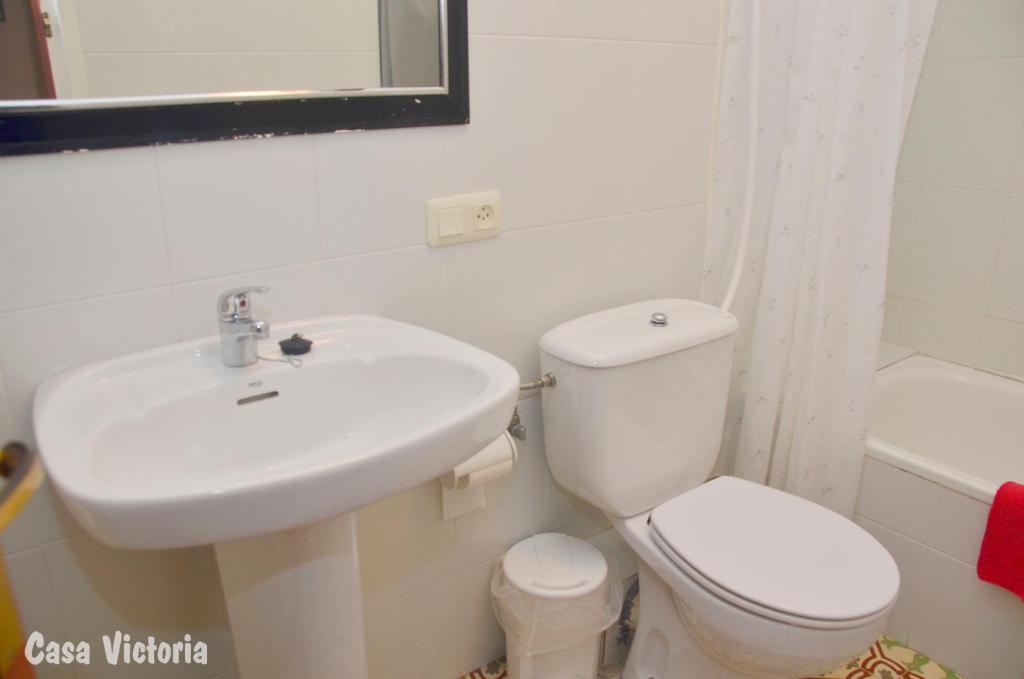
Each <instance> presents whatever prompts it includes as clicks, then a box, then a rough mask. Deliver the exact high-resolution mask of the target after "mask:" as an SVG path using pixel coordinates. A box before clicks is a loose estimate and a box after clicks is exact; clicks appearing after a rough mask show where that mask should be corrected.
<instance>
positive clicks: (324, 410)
mask: <svg viewBox="0 0 1024 679" xmlns="http://www.w3.org/2000/svg"><path fill="white" fill-rule="evenodd" d="M293 333H301V334H302V335H303V336H305V337H306V338H308V339H311V340H313V342H314V344H313V350H312V352H311V353H309V354H307V355H305V356H303V357H301V365H299V364H298V362H295V361H293V362H291V363H290V362H288V361H287V358H286V357H282V356H281V354H280V352H279V351H278V350H277V340H280V339H283V338H285V337H289V336H291V335H292V334H293ZM260 350H261V351H260V353H261V356H264V357H266V358H268V359H272V360H261V361H260V362H258V363H257V364H256V365H253V366H249V367H245V368H227V367H224V366H223V365H222V363H221V355H220V342H219V340H218V338H216V337H214V338H209V339H206V340H201V341H196V342H186V343H183V344H177V345H173V346H168V347H161V348H157V349H153V350H150V351H145V352H141V353H137V354H132V355H129V356H124V357H121V358H117V359H114V360H110V361H105V362H102V363H97V364H94V365H90V366H85V367H82V368H78V369H75V370H71V371H68V372H66V373H63V374H61V375H58V376H57V377H55V378H53V379H51V380H50V381H48V382H47V383H46V384H44V385H43V386H42V387H40V389H39V391H38V392H37V394H36V401H35V429H36V435H37V439H38V442H39V447H40V451H41V454H42V458H43V461H44V463H45V465H46V467H47V469H48V471H49V473H50V478H51V480H52V482H53V484H54V486H55V487H56V489H57V492H58V493H59V495H60V496H61V498H62V499H63V500H64V502H65V504H66V505H67V506H68V508H69V509H70V511H71V513H72V514H73V515H74V516H75V517H76V518H77V519H78V521H80V522H81V524H82V525H83V526H84V527H85V529H86V530H87V531H88V532H89V533H90V534H92V535H93V536H94V537H96V538H97V539H99V540H101V541H103V542H105V543H107V544H109V545H112V546H115V547H121V548H125V549H162V548H171V547H186V546H194V545H205V544H214V545H216V552H217V561H218V565H219V567H220V572H221V580H222V584H223V587H224V594H225V598H226V601H227V606H228V614H229V617H230V620H231V627H232V635H233V636H234V639H235V648H236V653H237V655H238V663H239V669H240V673H241V678H242V679H279V678H280V677H285V676H291V677H303V679H327V678H329V677H330V678H338V679H341V678H344V679H360V678H364V677H366V676H367V667H366V650H365V643H364V638H363V627H362V605H361V599H360V586H359V567H358V559H357V549H356V533H355V520H354V514H353V511H354V510H355V509H357V508H359V507H361V506H363V505H366V504H368V503H371V502H374V501H375V500H379V499H381V498H384V497H386V496H388V495H392V494H395V493H398V492H401V491H402V490H405V489H407V488H410V487H412V486H415V485H418V484H420V483H423V482H425V481H427V480H429V479H432V478H435V477H437V476H439V475H441V474H442V473H444V472H446V471H448V470H450V469H452V468H453V467H454V466H455V465H456V464H458V463H459V462H462V461H463V460H465V459H467V458H469V457H470V456H471V455H473V454H474V453H476V452H477V451H479V450H480V449H481V448H483V447H484V446H485V445H487V444H488V443H489V442H490V441H492V440H493V439H495V438H496V437H498V436H499V435H500V434H501V433H502V431H503V430H504V429H505V427H506V426H507V425H508V423H509V419H510V418H511V415H512V410H513V408H514V405H515V399H516V393H517V389H518V384H519V377H518V375H517V374H516V372H515V370H514V369H513V368H512V367H511V366H510V365H508V364H507V363H505V362H504V361H502V360H500V359H498V358H496V357H494V356H492V355H490V354H488V353H486V352H483V351H481V350H479V349H476V348H475V347H472V346H469V345H467V344H464V343H462V342H459V341H457V340H454V339H451V338H449V337H446V336H444V335H440V334H438V333H434V332H431V331H428V330H424V329H422V328H418V327H415V326H411V325H406V324H403V323H398V322H395V321H389V320H385V319H381V318H375V317H372V316H357V315H346V316H333V317H324V318H315V319H310V320H306V321H300V322H295V323H289V324H284V325H281V326H279V327H278V328H276V330H275V332H274V333H273V336H272V338H271V340H268V341H265V342H262V343H261V346H260ZM273 359H277V360H273Z"/></svg>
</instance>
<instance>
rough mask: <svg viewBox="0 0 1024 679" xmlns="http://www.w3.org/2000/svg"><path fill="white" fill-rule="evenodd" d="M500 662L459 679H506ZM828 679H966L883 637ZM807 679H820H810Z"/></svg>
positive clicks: (503, 662) (812, 678)
mask: <svg viewBox="0 0 1024 679" xmlns="http://www.w3.org/2000/svg"><path fill="white" fill-rule="evenodd" d="M507 677H508V674H507V673H506V672H505V659H504V658H501V659H499V660H495V661H494V662H492V663H490V664H489V665H487V667H481V668H480V669H478V670H473V671H472V672H470V673H469V674H467V675H465V676H464V677H461V678H460V679H507ZM825 677H827V679H964V678H963V677H961V676H960V675H959V674H957V673H956V672H954V671H953V670H951V669H948V668H946V667H943V666H942V665H940V664H939V663H937V662H935V661H934V660H932V659H931V658H929V657H927V656H925V655H922V654H921V653H918V652H917V651H915V650H914V649H912V648H910V647H908V646H904V645H903V644H901V643H899V642H898V641H895V640H893V639H890V638H888V637H882V638H881V639H879V640H878V641H876V642H875V643H874V644H873V645H872V646H871V648H869V649H868V650H867V652H866V653H864V655H862V656H861V657H859V658H857V659H856V660H854V661H852V662H851V663H850V664H849V665H847V666H846V667H844V668H842V669H839V670H836V671H835V672H832V673H831V674H826V675H825ZM806 679H821V678H817V677H807V678H806Z"/></svg>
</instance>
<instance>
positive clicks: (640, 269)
mask: <svg viewBox="0 0 1024 679" xmlns="http://www.w3.org/2000/svg"><path fill="white" fill-rule="evenodd" d="M706 220H707V206H706V205H688V206H686V207H682V208H672V209H669V210H658V211H654V212H647V213H644V214H642V215H635V216H634V217H632V218H631V221H632V224H631V225H630V227H629V232H630V234H631V237H632V238H633V240H634V244H633V247H631V248H630V251H631V254H630V256H629V262H630V263H631V264H632V265H633V269H634V270H633V296H634V298H635V299H638V300H641V299H656V298H659V297H687V298H691V299H697V297H698V296H699V294H700V277H701V267H700V266H699V265H698V262H702V261H703V259H704V257H703V253H704V235H705V230H706Z"/></svg>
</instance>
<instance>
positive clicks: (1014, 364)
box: [978, 318, 1024, 378]
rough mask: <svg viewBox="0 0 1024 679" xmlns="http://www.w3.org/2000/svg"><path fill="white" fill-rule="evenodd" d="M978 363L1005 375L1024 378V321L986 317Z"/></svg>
mask: <svg viewBox="0 0 1024 679" xmlns="http://www.w3.org/2000/svg"><path fill="white" fill-rule="evenodd" d="M978 365H979V366H981V367H983V368H987V369H988V370H992V371H995V372H998V373H1003V374H1004V375H1012V376H1014V377H1018V378H1024V323H1011V322H1010V321H1001V320H999V319H997V318H988V319H985V331H984V335H983V336H982V340H981V352H980V354H979V355H978Z"/></svg>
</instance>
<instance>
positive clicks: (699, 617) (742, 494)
mask: <svg viewBox="0 0 1024 679" xmlns="http://www.w3.org/2000/svg"><path fill="white" fill-rule="evenodd" d="M612 523H613V525H614V526H615V528H616V530H617V531H618V532H619V533H620V534H621V535H622V536H623V538H624V539H625V540H626V542H627V543H628V544H629V545H630V546H631V547H632V548H633V550H634V551H636V553H637V555H638V556H639V557H640V559H641V561H642V566H641V569H640V609H639V610H640V616H639V625H638V628H637V633H636V636H635V640H634V642H633V643H634V646H633V649H632V650H631V651H630V656H629V660H628V663H627V666H626V671H625V673H624V675H623V678H624V679H651V678H652V677H653V678H655V679H691V678H693V677H700V678H701V679H733V678H736V677H757V678H763V679H793V678H794V677H812V676H816V675H819V674H823V673H826V672H829V671H832V670H834V669H836V668H839V667H842V666H844V665H845V664H846V663H847V662H848V661H849V660H851V659H852V658H854V657H856V656H857V655H859V654H860V653H861V652H862V651H863V650H864V649H865V648H867V647H868V646H870V645H871V643H872V642H873V641H874V640H875V639H877V638H878V636H879V635H880V634H881V633H882V628H883V627H884V625H885V621H886V619H887V617H888V613H889V611H890V610H891V608H892V606H893V604H894V603H895V599H896V594H897V592H898V590H899V572H898V570H897V568H896V564H895V562H894V561H893V559H892V557H891V556H890V555H889V553H888V552H886V551H885V549H884V548H883V547H882V546H881V545H880V544H879V543H878V542H877V541H876V540H875V539H874V538H873V537H871V536H870V535H869V534H868V533H866V532H865V531H863V529H861V528H860V527H859V526H857V525H856V524H854V523H853V522H851V521H849V520H848V519H846V518H844V517H842V516H840V515H838V514H835V513H834V512H831V511H829V510H827V509H824V508H822V507H819V506H818V505H815V504H813V503H811V502H808V501H806V500H802V499H800V498H797V497H795V496H792V495H788V494H786V493H782V492H780V491H777V490H773V489H771V488H766V487H763V486H759V485H757V484H753V483H750V482H747V481H742V480H740V479H735V478H731V477H720V478H718V479H715V480H713V481H709V482H708V483H706V484H703V485H702V486H699V487H698V488H696V489H694V490H691V491H688V492H687V493H683V494H682V495H680V496H678V497H676V498H673V499H672V500H669V501H668V502H666V503H664V504H662V505H659V507H657V508H655V509H654V510H653V511H652V512H646V513H644V514H641V515H639V516H635V517H631V518H628V519H618V518H614V517H612Z"/></svg>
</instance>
